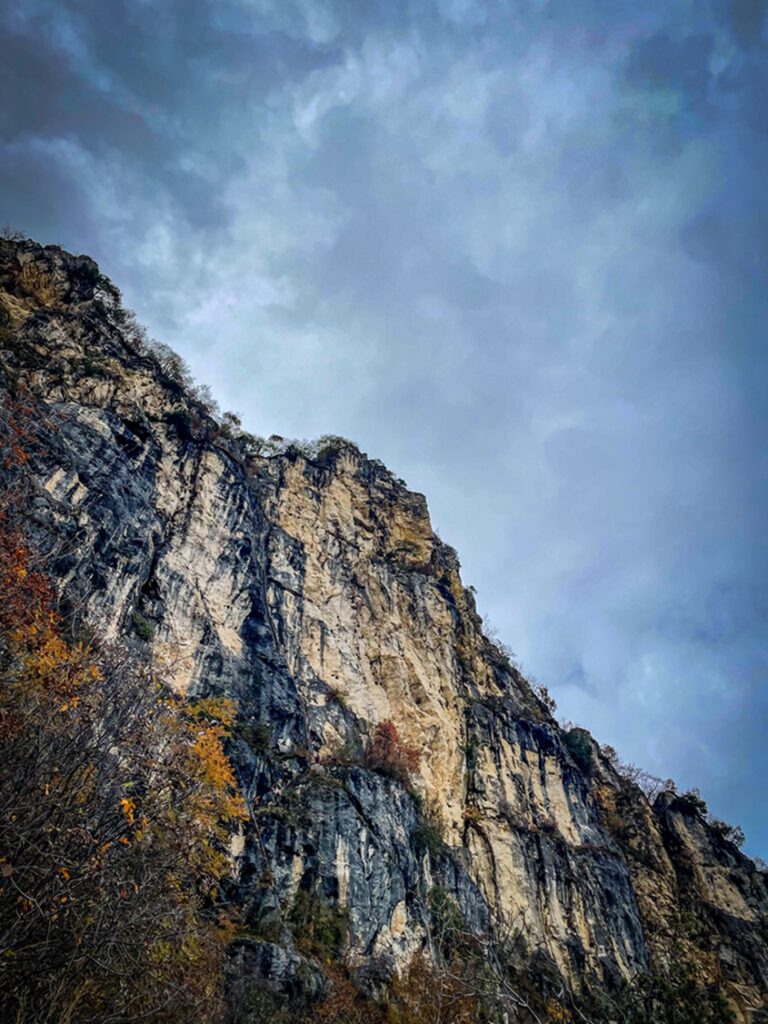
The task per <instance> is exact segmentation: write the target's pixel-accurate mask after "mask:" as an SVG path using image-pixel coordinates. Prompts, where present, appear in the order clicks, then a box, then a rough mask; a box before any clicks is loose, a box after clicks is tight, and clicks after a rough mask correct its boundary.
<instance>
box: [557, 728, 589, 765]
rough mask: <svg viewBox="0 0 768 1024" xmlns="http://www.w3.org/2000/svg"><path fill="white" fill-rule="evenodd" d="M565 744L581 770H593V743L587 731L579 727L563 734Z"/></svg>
mask: <svg viewBox="0 0 768 1024" xmlns="http://www.w3.org/2000/svg"><path fill="white" fill-rule="evenodd" d="M563 743H564V745H565V748H566V750H567V751H568V753H569V754H570V755H571V757H572V758H573V760H574V761H575V762H576V764H577V765H578V766H579V768H581V769H582V771H585V772H588V771H590V770H591V768H592V743H591V740H590V737H589V733H588V732H587V730H586V729H579V728H578V727H576V728H573V729H569V730H568V732H566V733H564V734H563Z"/></svg>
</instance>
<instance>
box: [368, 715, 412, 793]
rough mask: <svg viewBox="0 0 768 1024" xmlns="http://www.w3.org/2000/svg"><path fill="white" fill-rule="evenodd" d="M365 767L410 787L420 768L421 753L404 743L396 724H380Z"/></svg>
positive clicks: (370, 746)
mask: <svg viewBox="0 0 768 1024" xmlns="http://www.w3.org/2000/svg"><path fill="white" fill-rule="evenodd" d="M364 765H365V767H366V768H370V769H371V770H372V771H375V772H379V773H380V774H382V775H386V776H388V778H390V779H394V780H395V781H396V782H399V783H400V784H401V785H403V786H406V787H409V786H410V785H411V777H412V775H413V774H414V772H416V771H417V770H418V767H419V752H418V750H416V748H415V747H411V746H408V744H406V743H403V741H402V740H401V739H400V734H399V733H398V731H397V726H396V725H395V723H394V722H390V721H384V722H379V724H378V725H377V726H376V728H375V729H374V731H373V737H372V738H371V741H370V743H369V744H368V748H367V750H366V752H365V758H364Z"/></svg>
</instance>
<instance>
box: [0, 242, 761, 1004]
mask: <svg viewBox="0 0 768 1024" xmlns="http://www.w3.org/2000/svg"><path fill="white" fill-rule="evenodd" d="M0 347H1V348H2V363H1V366H2V385H3V389H4V391H5V393H6V395H21V394H23V395H24V396H25V401H29V402H30V403H31V404H32V405H33V406H34V408H35V410H36V416H37V417H38V418H39V420H40V422H43V421H44V422H45V423H46V424H48V425H49V429H47V430H46V437H47V442H46V444H45V445H44V446H42V447H41V448H40V449H39V450H36V451H35V452H34V453H33V455H32V458H31V460H30V463H29V464H28V466H27V467H26V469H25V471H26V472H27V473H28V475H29V479H30V480H31V481H32V485H33V488H34V498H33V501H32V503H31V507H30V509H29V527H30V530H31V532H32V535H33V537H34V539H35V542H36V544H37V546H38V547H39V548H40V549H41V550H42V551H43V552H45V553H46V556H47V559H48V564H49V566H50V569H51V572H52V573H53V574H54V576H55V578H56V580H57V585H58V587H59V588H60V592H61V595H62V601H63V602H65V604H66V606H67V608H68V609H69V611H70V614H71V615H72V616H73V617H75V618H77V619H78V620H80V621H83V622H85V621H87V622H89V623H91V624H92V625H93V626H95V627H96V628H97V629H98V630H100V631H101V632H102V633H103V634H104V635H106V636H112V637H123V638H126V639H127V641H128V642H129V643H130V644H131V645H134V646H135V647H136V648H137V649H142V650H143V649H146V650H147V652H148V653H150V654H151V657H152V659H153V662H154V664H155V665H156V666H157V669H158V671H159V672H160V673H161V675H162V676H163V678H164V679H165V680H166V681H167V682H168V683H170V685H172V686H173V688H174V689H175V690H177V691H179V692H181V693H184V694H189V695H215V694H226V695H228V696H231V697H233V698H235V699H236V701H237V704H238V723H237V725H236V728H235V732H234V734H233V737H232V741H231V756H232V759H233V761H234V763H235V765H236V769H237V774H238V778H239V780H240V784H241V787H242V790H243V793H244V795H245V797H246V800H247V802H248V805H249V810H250V819H249V824H248V826H247V827H246V828H244V830H243V833H242V834H241V835H238V836H233V838H232V849H231V851H230V853H231V864H232V867H231V872H232V879H231V880H230V883H229V884H230V886H231V890H232V892H233V893H234V894H235V897H234V898H235V899H236V900H237V902H238V903H239V905H240V906H241V907H242V908H243V911H242V912H243V921H244V922H245V926H244V928H243V931H242V934H241V935H240V936H239V937H238V938H237V940H236V941H235V944H234V947H233V957H232V963H233V965H234V966H233V972H234V973H233V976H236V977H237V979H238V980H237V983H238V984H239V983H240V982H242V979H243V978H248V977H249V976H250V977H253V978H255V979H260V981H261V982H263V983H264V984H266V985H267V986H270V987H271V988H273V989H275V990H278V991H284V992H285V991H287V992H296V991H299V990H302V991H304V992H305V993H306V992H308V993H309V994H310V995H313V994H314V995H319V994H321V993H322V992H323V991H325V990H327V982H326V981H325V980H324V978H323V972H322V971H321V960H322V957H320V956H319V955H318V954H317V946H318V944H323V943H324V944H325V946H327V947H328V948H329V949H330V950H332V951H333V952H334V955H339V956H341V955H342V953H343V956H344V959H345V962H346V963H347V964H348V965H351V967H352V968H353V969H355V970H357V971H358V972H362V973H364V970H363V969H364V968H366V967H367V968H369V969H370V970H369V973H370V974H374V973H375V974H376V978H377V979H378V978H379V977H381V978H383V979H384V982H386V980H387V979H389V978H391V977H393V976H397V975H398V974H402V972H403V970H404V969H405V967H406V966H407V964H408V963H409V962H410V961H411V959H412V958H413V957H414V955H415V954H416V953H417V952H418V951H419V950H422V949H424V948H426V949H427V950H428V951H429V952H430V955H432V954H433V953H434V950H433V944H434V942H433V936H431V935H430V920H433V917H434V915H433V916H432V918H430V907H433V904H434V899H435V893H439V894H440V895H441V897H444V898H445V899H446V900H449V901H450V905H451V906H456V907H458V909H459V911H460V913H461V917H462V921H463V922H464V924H463V927H465V928H466V930H467V933H468V934H472V935H474V936H476V937H479V941H482V942H483V943H485V942H487V943H488V946H487V947H485V946H484V947H483V948H484V949H486V948H487V950H488V952H487V954H486V955H487V957H488V959H489V960H492V959H493V958H494V957H495V956H496V953H492V952H490V950H491V947H492V946H493V948H494V949H496V948H502V947H504V948H505V949H508V950H512V952H510V954H509V955H510V956H512V957H513V959H514V960H515V962H516V965H517V969H518V970H519V971H520V976H521V977H522V976H526V975H527V976H529V977H530V978H531V979H532V989H537V990H538V991H539V993H540V994H541V996H542V1000H544V1002H543V1003H542V1005H547V1006H549V1007H550V1012H553V1013H554V1011H552V1006H554V1005H555V1004H556V1005H557V1006H558V1007H561V1010H558V1012H562V1013H563V1014H564V1016H562V1017H559V1018H557V1017H555V1016H552V1017H551V1018H549V1019H553V1020H554V1019H561V1020H570V1019H572V1018H571V1017H570V1016H568V1015H567V1014H568V1013H570V1012H571V1011H570V1010H568V1009H567V1008H568V1007H570V1006H571V1005H572V1004H573V1005H574V1006H575V1005H576V1003H578V1000H579V999H580V998H582V997H583V998H585V999H586V998H587V996H588V995H589V993H591V994H592V996H595V994H597V995H600V994H601V993H607V994H610V993H617V992H620V991H621V990H622V989H623V987H626V985H627V984H630V983H633V982H634V981H635V980H636V979H637V978H643V977H654V976H658V975H660V974H663V973H664V972H667V973H669V972H670V971H672V970H673V968H676V966H677V965H680V964H685V965H688V966H689V967H690V970H691V971H692V972H693V978H694V979H695V984H696V985H697V986H698V987H699V989H700V990H701V991H702V992H706V991H714V990H715V989H717V990H718V991H719V992H721V993H722V994H723V996H724V998H725V999H726V1000H727V1002H728V1004H729V1006H730V1008H731V1010H732V1012H733V1013H734V1014H735V1019H736V1020H737V1021H739V1022H746V1021H751V1022H755V1021H758V1020H762V1019H768V879H767V878H766V875H765V874H764V873H763V872H761V871H759V870H758V869H757V868H756V866H755V865H754V864H753V863H752V862H751V861H750V860H749V859H748V858H747V857H745V856H743V855H742V854H741V853H740V852H739V850H738V849H737V847H736V846H735V845H734V844H733V843H732V842H730V841H729V840H728V838H727V837H726V836H724V835H723V834H722V832H721V831H718V829H716V828H713V827H712V826H711V825H710V824H709V823H708V822H707V820H706V819H705V817H704V815H703V814H702V813H701V810H700V808H699V807H698V806H696V804H695V801H694V802H692V801H690V800H688V799H685V798H681V797H679V796H677V795H675V794H674V793H672V792H662V793H661V794H659V795H658V796H657V797H656V799H655V801H654V802H653V803H652V804H651V803H650V802H649V800H648V799H647V798H646V796H645V794H644V793H643V792H642V791H641V789H639V788H638V787H637V786H636V785H634V784H633V783H631V782H630V781H628V780H627V779H626V778H624V777H623V776H622V775H621V774H620V773H619V772H618V771H617V769H616V767H615V764H614V763H613V762H612V760H611V759H610V758H607V757H606V756H605V755H604V753H602V752H601V751H600V749H599V748H598V746H597V745H596V744H595V743H594V741H593V740H592V739H591V737H589V735H588V734H587V733H585V732H583V731H579V730H576V731H571V732H565V731H564V730H563V729H562V728H561V727H560V726H559V725H558V724H557V722H556V721H555V720H554V718H553V717H552V715H551V714H550V712H549V710H548V709H547V706H546V705H545V703H542V701H541V700H540V698H539V696H537V694H536V693H534V692H533V691H532V689H531V687H530V686H529V685H528V683H527V682H526V680H525V679H524V678H523V676H522V675H521V674H520V673H519V672H518V671H517V670H516V669H515V668H514V667H513V666H512V665H511V664H510V663H509V661H508V660H507V658H506V657H505V656H504V653H503V651H501V650H500V649H498V647H497V646H496V645H495V644H494V643H492V642H491V641H489V640H488V639H487V638H486V637H485V636H484V635H483V632H482V627H481V621H480V619H479V617H478V615H477V613H476V610H475V605H474V601H473V598H472V594H471V593H470V592H469V591H468V590H466V589H465V588H464V586H463V585H462V582H461V578H460V574H459V562H458V559H457V556H456V554H455V552H454V551H453V550H452V549H451V548H449V547H448V546H447V545H445V544H444V543H442V542H441V541H440V540H439V538H438V537H437V536H436V535H435V533H434V531H433V530H432V527H431V524H430V519H429V513H428V510H427V506H426V502H425V500H424V498H423V497H422V496H421V495H418V494H414V493H412V492H410V491H409V490H408V489H407V488H406V486H405V485H404V484H403V482H402V481H400V480H398V479H396V478H395V477H394V476H393V475H392V474H391V473H390V472H389V471H388V470H387V469H385V467H384V466H382V465H381V464H380V463H378V462H377V461H375V460H371V459H369V458H368V457H367V456H365V455H364V454H362V453H361V452H360V451H359V450H358V449H357V448H356V447H355V446H354V445H353V444H351V443H349V442H346V441H343V440H341V439H333V438H332V439H326V440H324V441H321V442H317V443H315V444H313V445H298V444H289V443H285V442H282V441H280V440H276V439H274V440H272V441H264V440H262V439H258V438H253V437H251V436H249V435H247V434H244V433H243V432H242V431H241V430H240V429H239V426H238V425H237V423H236V422H235V421H234V420H232V419H231V418H230V419H227V418H225V419H224V420H223V421H219V420H217V419H215V418H214V417H213V416H212V415H211V414H210V411H209V409H208V408H207V407H206V404H205V402H204V401H203V400H202V398H201V397H200V395H199V393H196V392H195V391H194V389H192V388H190V386H189V384H188V382H187V381H186V380H185V379H184V374H183V370H181V369H180V367H179V364H178V362H177V361H175V360H174V358H173V356H172V354H169V353H168V352H165V351H163V350H162V349H160V350H159V351H157V350H156V351H153V350H152V349H151V348H150V347H148V346H147V345H146V344H145V343H144V342H143V341H142V339H141V336H140V332H139V331H138V330H137V328H136V325H135V323H134V322H133V321H132V318H131V317H130V316H129V315H127V314H126V313H125V311H124V310H123V309H122V307H121V304H120V299H119V293H118V292H117V290H116V289H115V288H114V286H113V285H111V284H110V283H109V282H108V281H106V280H105V279H104V278H103V277H102V276H101V274H100V273H99V270H98V267H97V266H96V265H95V264H94V263H93V262H92V261H91V260H89V259H88V258H87V257H82V256H81V257H74V256H71V255H69V254H67V253H65V252H63V251H62V250H60V249H58V248H56V247H45V248H43V247H41V246H38V245H36V244H34V243H32V242H27V241H10V240H4V241H0ZM382 723H393V725H394V728H395V730H396V734H397V736H399V740H398V742H399V743H400V745H401V747H402V749H403V750H405V751H408V752H413V751H415V752H417V754H418V763H417V765H415V766H414V769H413V771H412V772H411V773H410V777H409V778H408V777H405V775H403V773H398V772H397V771H389V772H388V771H386V770H382V765H381V764H378V765H377V764H376V763H375V762H372V761H371V758H370V749H371V742H372V740H373V739H374V738H375V736H376V735H377V732H376V727H377V726H381V724H382ZM379 734H381V729H380V730H379ZM366 752H368V754H366ZM383 767H384V769H386V765H384V766H383ZM320 921H322V922H325V926H324V927H325V931H324V933H323V935H320V932H319V926H318V922H320ZM308 922H309V923H308ZM302 927H304V928H305V930H306V929H309V930H310V932H312V934H313V936H314V939H315V940H316V947H315V949H314V950H313V949H312V948H311V947H309V946H307V944H306V943H305V944H302V943H301V942H300V941H299V938H300V932H301V928H302ZM494 943H496V945H494ZM494 962H495V961H494ZM374 967H375V971H374ZM361 976H362V974H361ZM378 984H379V981H378V980H375V981H371V982H370V983H369V988H371V990H372V991H374V990H376V986H377V985H378ZM617 998H618V997H617ZM547 1000H549V1001H548V1002H547ZM574 1000H575V1001H576V1002H574ZM584 1005H586V1004H584ZM525 1012H526V1011H524V1009H523V1008H521V1009H520V1017H519V1019H520V1020H527V1019H533V1018H529V1017H526V1016H525V1015H524V1014H525ZM531 1012H533V1011H531ZM538 1012H539V1013H540V1014H541V1012H542V1011H538ZM574 1012H576V1011H574ZM510 1019H513V1018H510ZM537 1019H539V1018H537ZM540 1019H542V1020H543V1019H546V1018H545V1017H543V1016H541V1018H540ZM573 1019H577V1018H573ZM584 1019H587V1018H586V1017H585V1018H584ZM591 1019H595V1020H597V1019H606V1020H607V1019H612V1018H609V1017H608V1016H606V1017H593V1018H591ZM617 1019H619V1018H618V1017H617ZM621 1019H630V1018H628V1017H626V1018H625V1017H622V1018H621ZM631 1019H633V1020H636V1019H640V1018H631ZM670 1019H671V1018H670ZM675 1019H677V1018H675ZM691 1019H694V1018H693V1017H691ZM696 1019H698V1018H696ZM701 1019H707V1020H708V1019H710V1018H708V1017H707V1018H701ZM712 1019H715V1018H712Z"/></svg>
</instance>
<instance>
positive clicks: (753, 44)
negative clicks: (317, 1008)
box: [0, 0, 768, 855]
mask: <svg viewBox="0 0 768 1024" xmlns="http://www.w3.org/2000/svg"><path fill="white" fill-rule="evenodd" d="M765 15H766V5H765V3H763V2H762V0H711V2H708V0H697V2H695V3H691V4H679V5H671V4H669V3H666V2H662V0H649V2H648V3H646V4H643V5H638V4H637V3H635V2H633V3H629V2H623V0H616V2H613V3H611V4H605V3H602V2H599V0H591V2H586V0H574V2H573V3H571V4H568V5H563V4H559V3H555V2H554V0H552V2H550V0H516V2H512V0H509V2H504V0H496V2H493V0H488V2H485V3H479V2H473V0H435V2H434V3H429V2H427V0H413V2H406V0H388V2H387V3H383V2H376V0H368V2H364V3H354V4H350V3H345V2H343V0H337V2H336V0H324V2H320V0H304V2H299V0H293V2H292V0H272V2H269V0H227V2H224V3H222V2H213V0H211V2H206V0H177V2H176V3H172V2H169V3H164V4H153V3H150V2H148V0H125V2H124V0H112V2H111V3H109V4H106V5H105V4H103V3H100V2H97V0H90V2H89V0H83V2H78V3H74V2H61V0H55V2H54V0H24V2H23V3H22V2H21V0H7V2H6V3H5V4H4V5H3V8H2V9H1V10H0V32H2V35H3V41H2V52H3V54H4V60H3V62H2V63H1V64H0V95H1V96H2V102H1V103H0V220H7V221H9V222H10V223H12V224H13V225H14V226H15V227H18V228H20V229H22V230H24V231H25V232H27V233H29V234H31V235H32V236H34V237H36V238H38V239H40V240H42V241H46V242H57V243H60V244H62V245H64V246H66V247H67V248H70V249H74V250H76V251H86V252H89V253H91V254H92V255H94V256H95V257H96V258H97V259H98V260H99V261H100V263H101V264H102V267H103V269H104V270H105V271H107V272H108V273H109V274H110V276H112V277H114V279H115V280H116V281H117V282H118V283H120V284H121V286H124V290H125V292H126V295H127V298H128V300H129V302H130V304H132V305H133V306H134V307H135V308H136V309H137V311H138V313H139V315H140V317H141V319H143V320H144V321H145V322H147V323H148V324H149V326H150V329H151V331H152V332H153V333H154V334H156V335H157V336H158V337H161V338H162V339H163V340H166V341H168V342H170V343H171V344H172V345H173V346H174V347H175V348H177V349H178V350H179V351H181V352H182V353H183V354H184V355H185V357H186V358H187V359H188V361H189V362H190V364H191V365H192V367H193V370H194V372H195V373H196V375H197V376H198V377H199V378H200V379H201V380H204V381H207V382H209V383H211V384H212V385H213V388H214V392H215V394H216V395H217V396H218V397H219V398H220V400H221V402H222V404H223V405H224V406H226V407H230V408H234V409H236V410H238V411H239V412H240V413H241V414H242V415H243V417H244V420H245V423H246V425H247V426H248V427H249V428H250V429H252V430H254V431H256V432H265V433H271V432H273V431H277V432H278V433H281V434H284V435H287V436H312V435H317V434H320V433H326V432H331V433H341V434H345V435H347V436H350V437H352V438H354V439H355V440H357V441H358V442H359V443H360V444H361V445H362V446H363V447H364V448H365V449H366V450H368V451H369V452H370V453H371V454H372V455H375V456H378V457H382V458H383V459H384V460H385V461H386V462H387V463H388V464H389V465H390V466H391V467H392V468H393V469H394V470H395V471H396V472H397V473H398V474H400V475H402V476H404V477H405V478H406V479H407V480H408V482H409V484H410V485H411V486H412V487H414V488H416V489H418V490H422V491H424V492H425V493H426V494H427V495H428V497H429V500H430V505H431V508H432V512H433V519H434V521H435V524H436V526H437V528H438V529H439V530H440V532H441V534H442V535H443V536H444V538H445V539H446V540H448V541H449V542H450V543H452V544H454V545H455V546H456V547H457V548H458V550H459V552H460V554H461V557H462V561H463V563H464V575H465V579H466V580H467V582H471V583H474V584H475V585H476V587H477V589H478V600H479V605H480V608H481V610H483V611H485V612H487V613H488V615H489V618H490V619H491V620H492V621H493V622H494V623H495V624H496V626H497V628H498V629H499V631H500V632H501V634H502V636H503V637H504V639H505V640H507V641H508V642H509V644H510V645H511V646H512V647H513V648H514V650H515V651H516V652H517V654H518V656H519V657H520V659H521V661H522V662H523V666H524V668H526V669H527V670H529V671H530V672H532V673H534V674H535V675H536V676H537V677H539V678H540V679H541V680H542V681H545V682H546V683H547V684H548V685H550V687H551V689H552V690H553V692H554V693H555V695H556V697H557V698H558V700H559V702H560V706H561V711H562V712H563V714H564V715H565V716H566V717H568V718H570V719H574V720H577V721H579V722H580V723H583V724H585V725H588V726H589V727H590V728H592V730H593V731H594V732H595V734H596V736H597V737H598V739H600V740H601V741H603V742H610V743H613V744H614V745H615V746H617V747H618V748H619V750H620V751H621V752H622V753H623V754H624V756H626V757H627V758H630V759H632V760H635V761H638V762H640V763H641V764H643V765H645V766H646V767H647V768H648V769H650V770H652V771H656V772H658V773H659V774H662V775H665V776H666V775H673V776H675V777H677V778H678V780H679V782H680V784H681V785H683V786H689V785H692V784H697V785H699V786H700V787H701V789H702V793H703V795H704V796H705V798H707V799H708V800H709V803H710V805H711V806H712V808H713V810H714V811H715V812H716V813H718V814H720V815H722V816H724V817H726V818H729V819H731V820H734V821H738V822H741V823H742V824H743V825H744V826H745V828H746V829H747V833H748V843H749V847H748V848H749V849H750V850H751V851H752V852H753V853H761V852H762V853H763V855H768V815H767V814H766V801H765V796H764V785H763V778H764V776H765V774H766V771H767V770H768V748H767V747H766V743H765V740H764V736H765V729H766V718H767V717H768V715H767V712H768V681H767V680H766V661H767V660H768V659H767V657H766V612H767V611H768V594H767V593H766V583H765V581H766V578H767V577H768V573H767V572H766V570H768V564H767V563H768V557H767V555H766V543H765V539H764V537H765V526H764V524H765V513H766V506H767V505H768V501H767V498H768V494H767V491H768V487H767V479H768V474H767V472H766V419H767V418H768V414H767V411H766V409H767V403H766V399H765V394H766V383H767V381H766V345H765V333H766V323H768V316H767V314H768V288H767V287H766V286H767V284H768V282H767V281H766V266H767V265H768V198H767V194H766V190H765V185H764V181H765V175H766V167H767V166H768V116H767V115H766V109H768V107H766V103H765V96H766V87H767V86H768V60H766V17H765Z"/></svg>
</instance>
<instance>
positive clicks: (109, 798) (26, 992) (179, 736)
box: [0, 445, 244, 1024]
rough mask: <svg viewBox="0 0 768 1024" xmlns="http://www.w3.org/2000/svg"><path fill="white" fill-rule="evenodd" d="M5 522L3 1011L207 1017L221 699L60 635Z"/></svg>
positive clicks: (64, 1023) (225, 809)
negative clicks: (189, 695)
mask: <svg viewBox="0 0 768 1024" xmlns="http://www.w3.org/2000/svg"><path fill="white" fill-rule="evenodd" d="M9 451H10V449H9V447H8V446H7V445H6V448H5V452H6V458H11V459H14V458H15V457H16V456H14V454H13V452H10V455H9V454H8V453H9ZM17 464H18V463H17ZM16 519H17V517H15V516H14V508H13V502H12V501H11V500H5V501H0V594H2V601H0V1019H1V1020H2V1021H3V1022H4V1024H5V1022H7V1024H21V1022H25V1024H30V1022H32V1024H34V1022H43V1021H49V1022H54V1021H55V1022H56V1024H86V1022H93V1024H96V1022H98V1024H109V1022H113V1021H114V1022H118V1021H119V1022H126V1021H135V1020H142V1021H148V1022H163V1024H166V1022H167V1024H172V1022H176V1021H188V1020H191V1019H195V1020H197V1021H200V1022H213V1021H215V1020H218V1019H220V1018H221V1017H222V1016H223V1012H224V1009H223V1006H224V1004H223V995H222V991H221V987H222V979H223V977H224V958H225V954H226V949H227V946H228V943H229V940H230V938H231V932H232V928H233V924H232V922H231V920H230V915H229V913H228V911H227V908H226V906H225V905H224V904H223V902H222V899H221V895H220V891H221V889H220V883H221V879H222V876H223V875H225V874H226V872H227V866H228V861H227V856H226V850H227V844H228V841H229V838H230V834H231V828H232V824H233V823H234V822H236V821H237V819H239V818H240V817H242V816H243V814H244V808H243V806H242V801H241V799H240V797H239V796H238V794H237V791H236V786H235V778H234V775H233V771H232V767H231V765H230V763H229V760H228V759H227V757H226V754H225V751H224V739H225V736H226V732H227V730H228V728H229V726H230V725H231V722H232V718H233V714H234V711H233V708H232V706H231V704H230V703H229V702H227V701H223V700H208V701H201V702H199V703H197V704H190V703H188V702H185V701H182V700H181V699H179V698H177V697H175V696H174V695H172V694H170V693H168V692H167V691H166V690H165V689H164V688H163V687H162V686H161V685H160V684H159V683H158V682H157V681H156V680H155V679H154V678H153V675H152V672H151V671H150V669H149V668H148V667H147V666H146V665H142V664H140V663H138V662H137V661H136V660H135V659H133V658H132V657H131V656H130V654H129V653H128V652H127V651H126V650H125V649H122V648H120V647H109V646H105V645H100V646H98V647H97V646H96V645H94V643H93V642H92V641H91V642H89V643H85V642H78V641H75V640H72V639H71V638H70V637H68V635H67V626H68V623H67V622H66V620H65V619H64V618H63V617H62V616H61V615H60V613H59V612H58V611H57V609H56V606H55V602H54V594H53V591H52V588H51V586H50V583H49V582H48V580H47V579H46V577H45V575H44V573H43V572H41V571H40V569H39V567H38V566H37V565H36V558H35V556H34V552H33V550H32V548H31V547H30V546H29V545H28V544H27V543H26V542H25V539H24V536H23V534H22V532H21V530H20V528H19V525H18V523H17V522H16Z"/></svg>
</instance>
